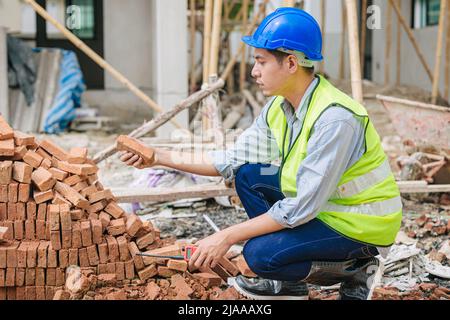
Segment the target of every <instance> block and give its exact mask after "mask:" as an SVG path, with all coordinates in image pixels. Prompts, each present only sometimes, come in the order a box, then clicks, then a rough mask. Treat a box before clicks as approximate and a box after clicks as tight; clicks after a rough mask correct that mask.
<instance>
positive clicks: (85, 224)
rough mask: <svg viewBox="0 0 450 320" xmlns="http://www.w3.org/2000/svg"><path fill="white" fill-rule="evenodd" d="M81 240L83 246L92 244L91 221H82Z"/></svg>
mask: <svg viewBox="0 0 450 320" xmlns="http://www.w3.org/2000/svg"><path fill="white" fill-rule="evenodd" d="M81 240H82V243H83V247H89V246H91V245H92V228H91V223H90V221H82V222H81Z"/></svg>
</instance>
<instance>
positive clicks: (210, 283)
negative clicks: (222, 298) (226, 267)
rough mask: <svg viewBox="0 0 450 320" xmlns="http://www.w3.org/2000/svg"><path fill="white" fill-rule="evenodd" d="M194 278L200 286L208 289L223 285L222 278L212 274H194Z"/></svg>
mask: <svg viewBox="0 0 450 320" xmlns="http://www.w3.org/2000/svg"><path fill="white" fill-rule="evenodd" d="M192 276H193V277H194V279H196V280H198V281H199V282H200V284H201V285H202V286H204V287H205V288H206V289H209V288H211V287H215V286H220V284H221V283H222V278H221V277H219V276H217V275H214V274H212V273H206V272H200V273H193V274H192Z"/></svg>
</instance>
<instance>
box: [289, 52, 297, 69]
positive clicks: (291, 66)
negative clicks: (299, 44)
mask: <svg viewBox="0 0 450 320" xmlns="http://www.w3.org/2000/svg"><path fill="white" fill-rule="evenodd" d="M287 64H288V70H289V73H292V74H294V73H296V72H297V69H298V61H297V57H296V56H294V55H293V54H291V55H289V56H288V57H287Z"/></svg>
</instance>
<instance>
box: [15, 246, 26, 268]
mask: <svg viewBox="0 0 450 320" xmlns="http://www.w3.org/2000/svg"><path fill="white" fill-rule="evenodd" d="M27 253H28V242H21V243H20V245H19V248H17V267H18V268H26V267H27Z"/></svg>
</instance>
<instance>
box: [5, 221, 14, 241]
mask: <svg viewBox="0 0 450 320" xmlns="http://www.w3.org/2000/svg"><path fill="white" fill-rule="evenodd" d="M3 226H4V227H6V228H8V231H6V233H5V235H4V236H3V239H5V240H13V239H14V224H13V223H12V222H11V221H5V222H3Z"/></svg>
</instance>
